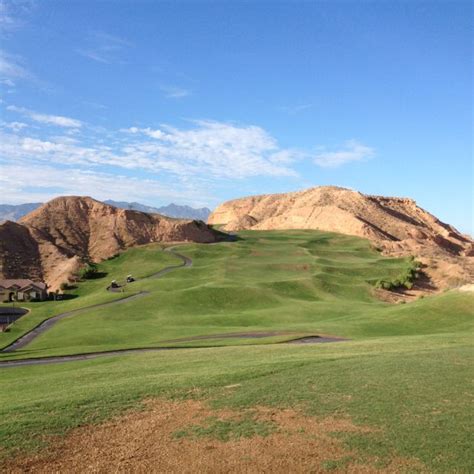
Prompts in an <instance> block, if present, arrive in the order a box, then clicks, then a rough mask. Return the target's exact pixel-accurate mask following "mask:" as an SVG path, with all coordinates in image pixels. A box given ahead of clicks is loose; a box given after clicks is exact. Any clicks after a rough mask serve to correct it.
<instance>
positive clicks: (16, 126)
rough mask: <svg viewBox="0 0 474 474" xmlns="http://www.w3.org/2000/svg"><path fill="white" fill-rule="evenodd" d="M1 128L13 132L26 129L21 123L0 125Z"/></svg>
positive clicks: (25, 125)
mask: <svg viewBox="0 0 474 474" xmlns="http://www.w3.org/2000/svg"><path fill="white" fill-rule="evenodd" d="M1 126H2V127H5V128H9V129H10V130H13V131H14V132H19V131H20V130H23V129H24V128H26V127H28V125H27V124H26V123H23V122H4V123H2V124H1Z"/></svg>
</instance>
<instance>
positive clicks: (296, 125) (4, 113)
mask: <svg viewBox="0 0 474 474" xmlns="http://www.w3.org/2000/svg"><path fill="white" fill-rule="evenodd" d="M0 4H1V9H0V25H1V28H2V31H1V36H0V41H1V43H0V49H1V56H0V81H1V82H0V87H1V99H2V101H1V104H0V185H1V189H2V196H1V199H0V201H1V202H5V203H20V202H28V201H38V200H39V201H43V200H46V199H49V198H51V197H53V196H56V195H61V194H84V195H92V196H94V197H96V198H98V199H106V198H112V199H117V200H129V201H131V200H135V201H140V202H143V203H146V204H150V205H161V204H167V203H169V202H171V201H173V202H176V203H182V204H190V205H194V206H202V205H207V206H209V207H211V208H212V207H214V206H216V205H217V204H219V203H220V202H222V201H224V200H227V199H231V198H236V197H241V196H244V195H249V194H259V193H273V192H287V191H293V190H299V189H303V188H308V187H312V186H319V185H328V184H333V185H339V186H345V187H350V188H354V189H357V190H359V191H362V192H364V193H369V194H384V195H395V196H407V197H412V198H414V199H416V201H417V202H418V204H419V205H421V206H422V207H424V208H426V209H427V210H429V211H430V212H432V213H434V214H435V215H437V216H438V217H439V218H441V219H442V220H444V221H447V222H449V223H451V224H453V225H455V226H456V227H458V228H460V229H461V230H462V231H465V232H471V233H472V232H473V222H472V221H473V218H472V206H473V195H472V185H473V181H472V180H473V164H472V151H473V150H472V137H473V135H472V132H473V130H472V66H473V60H472V53H473V46H472V34H473V28H472V26H473V16H472V13H473V12H472V5H471V3H470V2H456V1H431V2H430V1H420V2H417V1H410V2H408V1H399V2H397V1H391V2H385V1H378V2H368V1H363V0H360V1H345V2H343V1H334V2H316V1H315V2H294V1H287V2H281V1H279V2H263V1H260V2H243V1H242V2H239V1H233V2H217V1H214V2H201V1H193V2H191V1H189V2H152V1H131V0H130V1H124V0H122V1H120V0H119V1H92V0H89V1H86V0H83V1H68V2H64V1H51V0H45V1H39V0H37V1H26V0H25V1H20V0H18V1H13V0H11V1H3V2H0Z"/></svg>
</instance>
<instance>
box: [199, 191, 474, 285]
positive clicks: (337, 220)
mask: <svg viewBox="0 0 474 474" xmlns="http://www.w3.org/2000/svg"><path fill="white" fill-rule="evenodd" d="M208 223H209V224H222V225H223V230H228V231H237V230H246V229H254V230H274V229H318V230H323V231H329V232H340V233H343V234H349V235H355V236H359V237H364V238H367V239H369V240H371V241H373V242H374V243H375V244H376V245H377V246H378V247H380V248H381V249H383V250H384V252H385V253H386V254H389V255H416V256H419V257H424V258H425V259H430V258H442V259H444V261H445V262H446V261H448V262H449V264H450V265H454V266H455V267H456V268H455V269H453V268H451V267H450V271H449V272H447V273H450V275H449V277H450V278H451V280H452V279H453V278H458V279H459V280H460V281H468V280H469V279H472V258H468V257H469V256H470V255H472V254H473V248H474V243H473V241H472V240H471V239H470V238H469V237H467V236H464V235H462V234H461V233H459V232H458V231H457V230H456V229H455V228H453V227H452V226H450V225H447V224H444V223H442V222H441V221H439V220H438V219H437V218H436V217H434V216H433V215H431V214H430V213H428V212H426V211H425V210H423V209H422V208H420V207H418V206H417V205H416V203H415V201H413V200H412V199H407V198H395V197H383V196H369V195H365V194H362V193H359V192H357V191H352V190H349V189H344V188H339V187H335V186H322V187H317V188H312V189H308V190H305V191H300V192H295V193H287V194H269V195H262V196H251V197H246V198H242V199H236V200H233V201H228V202H225V203H224V204H221V205H220V206H219V207H217V209H215V210H214V212H212V214H211V215H210V216H209V219H208ZM445 270H448V269H447V268H446V269H445ZM453 275H456V276H455V277H454V276H453ZM435 278H438V279H439V277H438V276H435ZM438 283H439V284H440V286H446V284H445V283H446V282H444V283H443V282H442V281H439V282H438Z"/></svg>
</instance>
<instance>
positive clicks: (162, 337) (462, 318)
mask: <svg viewBox="0 0 474 474" xmlns="http://www.w3.org/2000/svg"><path fill="white" fill-rule="evenodd" d="M241 237H242V240H239V241H237V242H232V243H230V242H229V243H221V244H217V245H197V244H190V245H183V246H181V247H180V251H181V252H182V253H184V254H186V255H187V256H189V257H191V258H192V259H193V266H192V267H191V268H186V269H180V270H177V271H175V272H173V273H170V274H168V275H166V276H165V277H163V278H161V279H157V280H155V279H151V280H144V281H142V282H137V283H135V284H133V285H130V286H129V287H128V290H127V291H128V292H132V291H138V290H146V291H149V292H150V295H147V296H145V297H143V298H141V299H139V300H134V301H131V302H128V303H124V304H121V305H118V306H111V307H107V308H100V309H93V310H90V311H87V312H84V313H82V314H80V315H76V316H74V317H71V318H68V319H64V320H62V321H60V322H59V323H58V324H57V325H56V326H54V327H53V328H52V329H51V330H50V331H48V332H47V333H45V334H43V335H41V336H40V337H39V338H38V339H36V340H35V341H33V343H32V344H30V345H29V346H28V347H26V348H25V349H24V350H22V351H18V352H17V353H15V354H2V355H1V358H2V359H6V358H16V357H39V356H44V355H62V354H73V353H83V352H93V351H106V350H114V349H123V348H138V347H155V346H166V345H173V346H176V345H179V344H181V345H188V346H189V345H193V346H197V345H201V346H209V345H234V344H249V343H251V344H256V343H259V344H262V343H267V342H276V341H283V340H287V339H289V338H291V337H295V336H298V335H306V334H331V335H337V336H343V337H348V338H355V339H358V338H365V337H377V336H385V335H386V336H395V335H404V334H406V335H409V334H421V333H425V334H429V333H434V332H447V331H448V332H451V331H457V330H460V329H466V328H468V327H470V324H471V323H472V306H471V304H470V299H469V298H467V297H466V295H463V294H460V293H450V294H446V295H442V296H438V297H431V298H426V299H423V300H419V301H417V302H414V303H411V304H408V305H397V306H392V305H389V304H387V303H383V302H381V301H378V300H377V299H376V298H374V296H373V295H372V291H373V286H372V285H371V284H370V283H368V282H369V281H374V280H377V279H391V278H396V277H397V276H398V275H400V274H402V273H403V272H404V270H405V269H406V267H407V266H408V265H409V264H410V262H409V259H392V258H386V257H383V256H381V255H380V254H379V253H378V252H376V251H374V250H373V249H372V248H371V247H370V245H369V243H368V242H367V241H365V240H363V239H358V238H355V237H350V236H344V235H340V234H330V233H323V232H315V231H287V232H252V231H249V232H245V233H242V234H241ZM169 260H173V261H175V260H176V259H175V258H174V257H172V256H171V255H169V254H167V253H166V252H162V251H161V250H160V249H159V248H158V247H157V246H147V247H143V248H137V249H133V250H129V251H127V252H125V253H124V254H122V255H121V256H120V257H118V258H117V259H114V260H111V261H108V262H104V264H103V265H102V266H101V269H102V268H103V269H104V271H105V272H107V273H108V276H107V281H108V280H109V279H111V278H112V277H113V278H117V279H120V278H121V277H122V278H123V276H125V275H126V274H127V273H129V272H131V273H134V274H136V275H137V276H142V275H143V276H145V275H146V274H147V273H148V274H149V273H151V272H153V271H156V270H158V269H159V267H160V265H164V264H168V263H169ZM141 265H145V266H146V270H140V266H141ZM140 271H142V274H140ZM122 274H123V275H122ZM105 285H106V281H104V280H97V281H93V282H87V283H86V284H81V286H80V294H81V297H80V298H77V299H75V300H71V303H70V304H71V305H72V304H74V303H75V302H76V301H77V304H79V302H80V301H81V300H84V301H87V302H88V304H89V302H90V301H92V300H94V301H98V300H99V298H100V299H101V300H102V299H106V298H110V297H111V296H110V295H107V294H106V293H105V291H104V286H105ZM86 295H87V296H86ZM114 297H117V296H114ZM65 304H66V303H64V305H65ZM56 305H57V303H44V307H45V308H46V307H47V308H48V311H50V312H51V313H52V311H53V310H54V309H56V308H57V306H56ZM36 311H37V310H36V309H34V311H33V313H32V314H31V315H29V316H26V317H25V318H24V321H21V323H22V324H23V325H26V320H27V319H28V318H33V317H37V318H38V317H41V315H40V316H38V315H37V314H36ZM19 324H20V323H19ZM23 327H24V326H22V327H20V328H19V329H23ZM265 331H275V332H279V333H281V335H278V336H273V337H268V338H259V339H245V338H240V339H233V338H223V339H218V338H216V339H201V340H194V341H190V342H182V343H180V342H176V341H175V339H181V338H186V337H194V336H206V335H219V334H225V333H239V332H265ZM3 337H4V336H3V335H0V344H1V343H2V338H3ZM9 337H11V335H8V336H7V338H9ZM169 341H171V342H169Z"/></svg>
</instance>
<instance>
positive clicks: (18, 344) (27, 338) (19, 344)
mask: <svg viewBox="0 0 474 474" xmlns="http://www.w3.org/2000/svg"><path fill="white" fill-rule="evenodd" d="M165 251H167V252H169V253H171V254H173V255H174V256H176V257H178V258H180V259H181V260H182V261H183V263H181V264H180V265H171V266H169V267H165V268H163V269H162V270H160V271H159V272H156V273H153V274H152V275H150V276H148V277H146V278H141V279H140V281H143V280H149V279H152V278H160V277H162V276H164V275H166V274H167V273H170V272H172V271H174V270H177V269H178V268H183V267H190V266H191V265H192V264H193V261H192V260H191V259H190V258H189V257H186V256H185V255H182V254H180V253H178V252H176V251H174V250H173V248H168V249H166V250H165ZM137 281H138V280H137ZM149 294H150V292H149V291H140V292H139V293H136V294H134V295H131V296H126V297H125V298H119V299H117V300H114V301H110V302H108V303H99V304H94V305H91V306H86V307H85V308H79V309H74V310H72V311H67V312H65V313H61V314H58V315H57V316H53V317H52V318H49V319H46V320H45V321H43V322H42V323H40V324H38V326H36V327H35V328H33V329H31V330H30V331H28V332H27V333H25V334H24V335H23V336H21V337H19V338H18V339H17V340H16V341H14V342H12V343H11V344H10V345H8V346H6V347H4V348H3V349H2V350H1V352H14V351H17V350H19V349H23V348H24V347H26V346H27V345H28V344H30V343H31V342H32V341H33V340H34V339H36V338H37V337H38V336H40V335H41V334H43V333H45V332H46V331H48V330H49V329H51V328H52V327H53V326H54V325H55V324H56V323H57V322H58V321H60V320H61V319H64V318H68V317H70V316H74V315H76V314H79V313H84V312H85V311H89V310H91V309H96V308H105V307H107V306H114V305H117V304H123V303H128V302H129V301H133V300H136V299H138V298H142V297H144V296H146V295H149ZM4 363H5V362H0V366H3V364H4Z"/></svg>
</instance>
